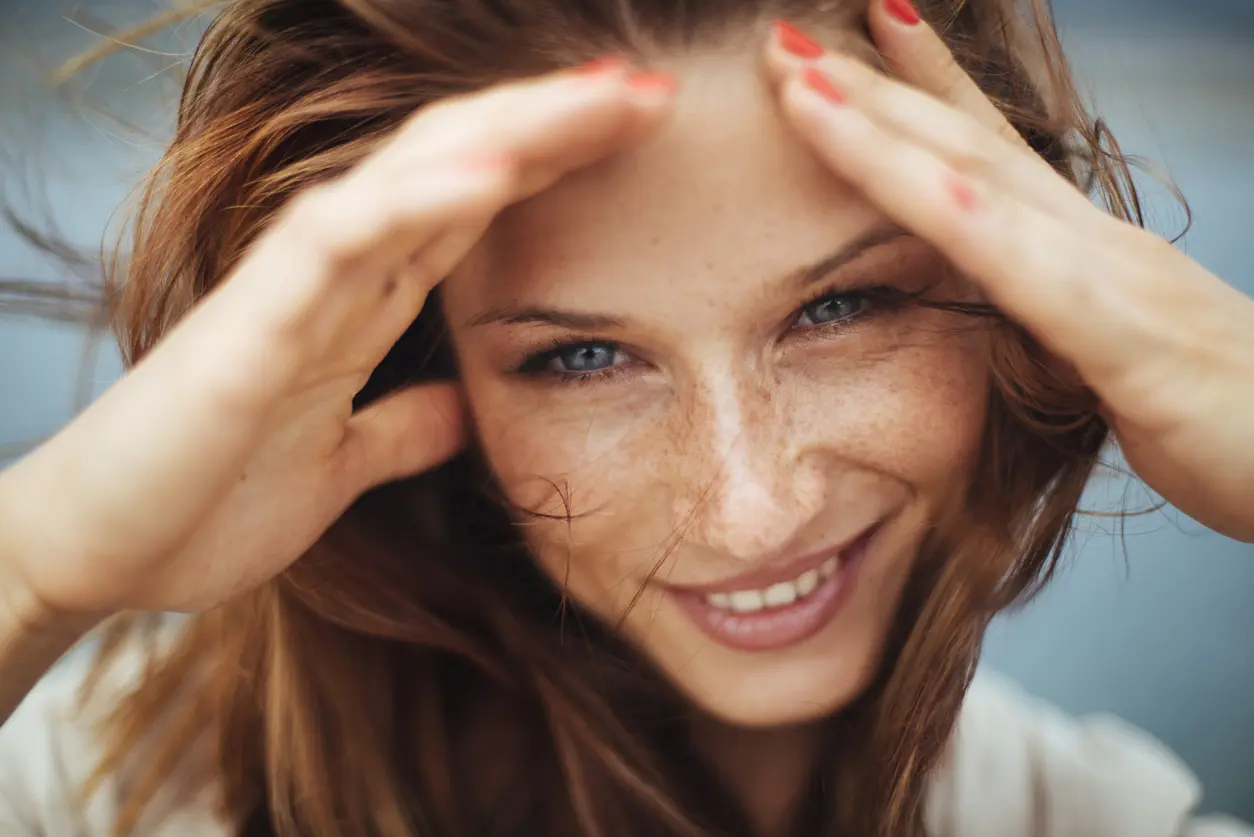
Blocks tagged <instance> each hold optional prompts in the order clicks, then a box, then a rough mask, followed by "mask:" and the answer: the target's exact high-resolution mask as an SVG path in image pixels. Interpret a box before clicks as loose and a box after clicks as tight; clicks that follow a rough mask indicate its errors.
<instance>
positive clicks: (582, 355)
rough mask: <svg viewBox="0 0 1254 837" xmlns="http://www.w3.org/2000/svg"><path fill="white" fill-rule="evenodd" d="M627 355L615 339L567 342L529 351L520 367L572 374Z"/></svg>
mask: <svg viewBox="0 0 1254 837" xmlns="http://www.w3.org/2000/svg"><path fill="white" fill-rule="evenodd" d="M627 359H628V358H627V355H626V354H624V353H623V352H622V351H621V350H620V349H619V347H618V344H616V343H596V342H587V343H568V344H566V345H563V346H558V347H557V348H555V349H552V350H550V351H547V352H543V353H541V354H536V355H532V356H531V357H529V358H528V359H527V360H526V362H524V363H523V365H522V366H521V367H520V368H519V371H520V372H530V373H540V374H550V375H558V376H560V377H568V378H574V377H582V376H587V375H595V374H597V373H599V372H605V371H607V370H610V369H612V368H614V367H615V366H617V365H619V364H622V363H625V362H626V361H627Z"/></svg>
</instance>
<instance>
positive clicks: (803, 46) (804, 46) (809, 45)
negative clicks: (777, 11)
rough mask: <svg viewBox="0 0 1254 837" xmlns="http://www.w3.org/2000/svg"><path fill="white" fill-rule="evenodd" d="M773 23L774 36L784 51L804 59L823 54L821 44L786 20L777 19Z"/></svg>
mask: <svg viewBox="0 0 1254 837" xmlns="http://www.w3.org/2000/svg"><path fill="white" fill-rule="evenodd" d="M773 25H774V28H775V37H776V38H778V39H779V45H780V46H781V47H783V49H784V52H787V53H789V54H790V55H795V56H797V57H798V58H804V59H806V60H810V59H812V58H818V57H819V56H820V55H822V54H823V45H822V44H820V43H819V42H818V41H816V40H814V39H813V38H811V37H810V36H809V35H807V34H806V33H805V32H802V31H801V30H800V29H798V28H797V27H796V26H793V25H792V24H791V23H789V22H788V21H786V20H777V21H775V23H774V24H773Z"/></svg>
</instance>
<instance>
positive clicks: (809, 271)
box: [466, 224, 909, 331]
mask: <svg viewBox="0 0 1254 837" xmlns="http://www.w3.org/2000/svg"><path fill="white" fill-rule="evenodd" d="M906 235H909V233H908V232H907V231H906V230H904V229H902V228H901V227H900V226H898V225H896V224H879V225H877V226H874V227H872V228H871V229H869V230H867V231H866V232H864V233H863V234H862V235H860V236H858V237H857V238H855V239H853V240H851V241H848V242H846V243H845V244H844V245H843V246H842V247H841V248H840V249H839V250H837V251H836V252H835V253H832V254H831V255H829V256H826V257H824V258H823V259H820V260H819V261H817V262H815V263H814V264H811V265H808V266H806V267H803V268H801V269H800V270H797V271H795V272H793V273H792V274H791V282H792V283H793V284H794V285H795V287H796V289H797V290H804V289H805V288H807V287H809V286H810V285H813V284H814V283H816V282H820V281H822V280H823V279H825V278H826V277H828V276H829V275H831V274H832V272H834V271H836V270H839V269H840V268H841V267H844V266H845V265H847V264H849V263H850V262H852V261H854V260H855V259H857V258H859V257H860V256H862V255H863V254H864V253H867V252H868V251H870V250H874V249H875V248H876V247H881V246H883V245H885V244H888V243H890V242H892V241H895V240H896V239H898V238H901V237H903V236H906ZM492 323H501V324H504V325H535V324H541V325H550V326H557V327H558V328H568V329H572V330H575V331H600V330H609V329H621V328H625V327H626V324H627V323H626V321H625V320H623V319H622V318H621V317H615V316H613V315H611V314H594V313H590V312H583V311H563V310H559V309H556V308H540V307H534V306H532V307H516V306H509V305H502V306H496V307H493V308H489V309H487V310H486V311H483V312H481V313H479V314H477V315H475V316H474V317H472V318H470V319H469V320H467V321H466V326H467V327H475V326H482V325H489V324H492Z"/></svg>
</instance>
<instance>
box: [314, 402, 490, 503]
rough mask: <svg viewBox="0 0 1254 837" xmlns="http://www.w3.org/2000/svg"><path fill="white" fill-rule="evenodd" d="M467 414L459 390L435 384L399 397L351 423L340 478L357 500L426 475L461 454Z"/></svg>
mask: <svg viewBox="0 0 1254 837" xmlns="http://www.w3.org/2000/svg"><path fill="white" fill-rule="evenodd" d="M464 416H465V412H464V410H463V407H462V396H461V394H460V391H459V389H458V387H457V385H455V384H452V383H445V382H440V383H430V384H422V385H420V386H414V387H410V388H408V389H403V390H401V391H399V392H395V393H393V394H391V395H389V396H387V397H385V398H383V399H381V400H379V401H377V402H375V403H373V404H371V405H369V406H368V407H365V408H364V409H362V410H360V411H359V412H357V413H356V414H355V415H354V416H353V417H352V418H351V419H349V422H348V428H347V434H346V436H345V437H344V441H343V443H342V445H341V447H340V450H339V452H338V457H339V460H338V462H337V463H336V464H337V466H338V467H337V468H336V473H337V475H339V477H340V479H341V480H342V482H343V485H344V490H345V491H348V492H351V497H356V496H357V495H358V494H360V493H362V492H364V491H366V490H368V489H370V488H373V487H375V486H377V485H381V484H383V483H386V482H391V481H393V480H397V479H401V478H403V477H408V476H412V475H414V474H418V473H421V472H423V471H426V470H428V469H430V468H432V467H434V466H436V465H438V464H440V463H441V462H443V461H444V460H446V459H448V458H449V457H450V456H452V455H453V454H455V453H456V452H457V451H458V450H460V449H461V447H462V445H463V444H464V442H465V437H466V434H465V418H464Z"/></svg>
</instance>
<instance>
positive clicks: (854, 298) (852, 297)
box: [797, 292, 868, 327]
mask: <svg viewBox="0 0 1254 837" xmlns="http://www.w3.org/2000/svg"><path fill="white" fill-rule="evenodd" d="M867 306H868V300H867V297H866V295H865V294H862V293H858V292H846V293H831V294H826V295H824V296H821V297H819V298H818V299H816V300H814V301H813V302H808V303H806V304H805V305H803V306H802V307H801V311H800V313H798V314H797V325H799V326H802V327H806V326H821V325H830V324H832V323H838V322H841V321H843V320H848V319H852V318H853V317H856V316H858V315H859V314H862V313H864V312H865V311H866V308H867Z"/></svg>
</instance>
